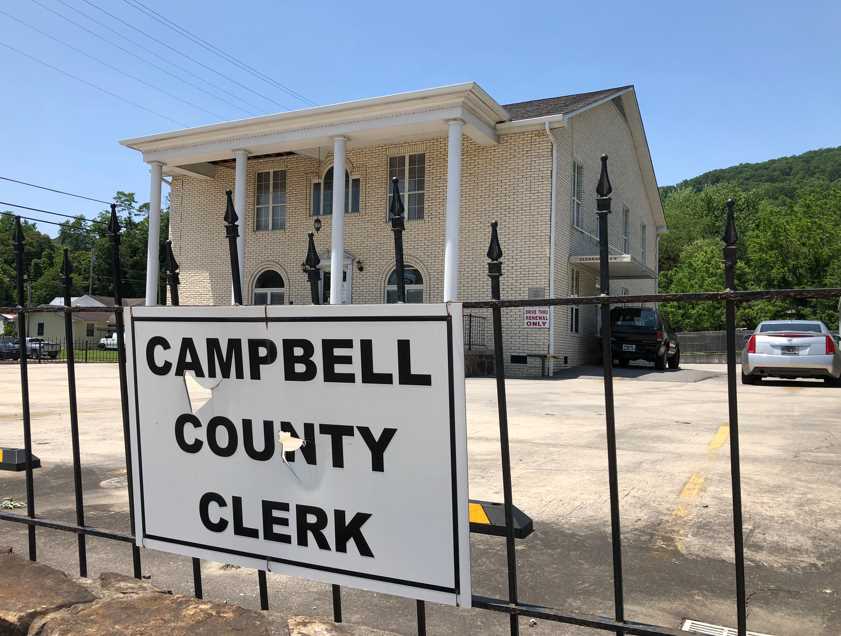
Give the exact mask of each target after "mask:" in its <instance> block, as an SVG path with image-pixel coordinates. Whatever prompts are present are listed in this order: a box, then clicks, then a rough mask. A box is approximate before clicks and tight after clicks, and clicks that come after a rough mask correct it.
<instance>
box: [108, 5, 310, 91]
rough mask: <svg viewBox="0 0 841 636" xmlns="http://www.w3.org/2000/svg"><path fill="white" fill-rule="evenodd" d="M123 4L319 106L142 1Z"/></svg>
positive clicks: (281, 88)
mask: <svg viewBox="0 0 841 636" xmlns="http://www.w3.org/2000/svg"><path fill="white" fill-rule="evenodd" d="M123 2H125V3H126V4H128V5H129V6H131V7H134V8H135V9H137V10H138V11H140V12H142V13H144V14H146V15H147V16H149V17H150V18H152V19H153V20H156V21H157V22H160V23H161V24H163V25H165V26H168V27H169V28H170V29H172V30H174V31H175V32H176V33H179V34H180V35H183V36H185V37H187V38H189V39H190V40H192V41H193V42H194V43H196V44H198V45H199V46H201V47H202V48H204V49H206V50H208V51H210V52H211V53H215V54H216V55H218V56H219V57H221V58H222V59H225V60H227V61H229V62H230V63H231V64H234V65H235V66H238V67H239V68H241V69H242V70H244V71H248V72H249V73H251V74H252V75H254V76H255V77H257V78H259V79H262V80H263V81H264V82H268V83H269V84H272V85H274V86H276V87H277V88H279V89H280V90H282V91H284V92H285V93H287V94H288V95H290V96H291V97H295V98H297V99H299V100H301V101H302V102H305V103H307V104H310V105H312V106H318V104H317V103H316V102H314V101H313V100H311V99H310V98H309V97H306V96H305V95H302V94H301V93H299V92H297V91H295V90H293V89H291V88H289V87H288V86H286V85H285V84H281V83H280V82H278V81H277V80H275V79H274V78H273V77H270V76H269V75H266V74H265V73H263V72H262V71H260V70H258V69H256V68H254V67H253V66H251V65H249V64H247V63H245V62H243V61H242V60H240V59H238V58H236V57H234V56H233V55H231V54H230V53H227V52H226V51H223V50H222V49H220V48H219V47H218V46H216V45H215V44H212V43H210V42H208V41H207V40H204V39H202V38H201V37H199V36H197V35H195V34H194V33H191V32H190V31H188V30H187V29H185V28H184V27H182V26H180V25H179V24H177V23H176V22H173V21H172V20H170V19H169V18H167V17H166V16H163V15H161V14H160V13H158V12H157V11H155V10H154V9H152V8H150V7H147V6H146V5H145V4H143V3H142V2H140V0H123Z"/></svg>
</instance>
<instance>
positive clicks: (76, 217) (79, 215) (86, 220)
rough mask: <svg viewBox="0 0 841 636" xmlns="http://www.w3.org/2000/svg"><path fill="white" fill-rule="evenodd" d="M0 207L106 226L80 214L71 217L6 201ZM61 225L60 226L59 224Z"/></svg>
mask: <svg viewBox="0 0 841 636" xmlns="http://www.w3.org/2000/svg"><path fill="white" fill-rule="evenodd" d="M0 205H8V206H9V207H10V208H19V209H21V210H29V211H30V212H40V213H41V214H52V215H53V216H58V217H62V218H65V219H72V220H73V221H82V222H83V223H93V224H99V225H108V223H107V222H106V221H97V220H96V219H89V218H87V217H85V216H84V215H82V214H77V215H75V216H74V215H72V214H65V213H63V212H53V211H52V210H42V209H41V208H33V207H30V206H28V205H19V204H17V203H9V202H8V201H0ZM3 214H10V213H9V212H4V213H3ZM51 222H52V221H46V223H51ZM59 225H62V224H59Z"/></svg>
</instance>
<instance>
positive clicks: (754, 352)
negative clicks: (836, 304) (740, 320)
mask: <svg viewBox="0 0 841 636" xmlns="http://www.w3.org/2000/svg"><path fill="white" fill-rule="evenodd" d="M762 378H822V379H823V380H824V382H826V383H827V384H830V385H833V386H841V353H839V346H838V343H837V342H836V340H835V338H834V337H833V335H832V333H831V332H830V331H829V329H827V327H826V325H825V324H823V323H822V322H820V321H817V320H766V321H765V322H761V323H760V324H759V326H758V327H757V328H756V331H754V332H753V334H752V335H751V337H750V338H749V339H748V341H747V345H746V346H745V350H744V351H743V352H742V384H758V383H759V382H761V381H762Z"/></svg>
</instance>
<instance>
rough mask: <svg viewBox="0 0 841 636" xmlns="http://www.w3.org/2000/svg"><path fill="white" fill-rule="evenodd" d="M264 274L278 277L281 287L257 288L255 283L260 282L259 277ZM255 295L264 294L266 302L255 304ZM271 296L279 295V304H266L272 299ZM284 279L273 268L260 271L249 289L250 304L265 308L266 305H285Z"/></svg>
mask: <svg viewBox="0 0 841 636" xmlns="http://www.w3.org/2000/svg"><path fill="white" fill-rule="evenodd" d="M266 272H274V273H275V274H277V275H278V276H280V280H281V282H282V283H283V286H282V287H257V283H258V281H259V280H260V277H261V276H262V275H263V274H265V273H266ZM257 294H265V296H266V301H267V302H262V303H261V302H257ZM272 294H280V299H281V302H279V303H272V302H268V301H271V299H272ZM286 300H287V298H286V279H285V278H284V277H283V274H282V273H281V272H280V271H278V270H277V269H275V268H273V267H266V268H264V269H261V270H260V272H259V273H258V274H257V276H256V277H255V278H254V285H253V287H252V289H251V304H252V305H258V306H261V307H262V306H267V305H285V304H287V302H286Z"/></svg>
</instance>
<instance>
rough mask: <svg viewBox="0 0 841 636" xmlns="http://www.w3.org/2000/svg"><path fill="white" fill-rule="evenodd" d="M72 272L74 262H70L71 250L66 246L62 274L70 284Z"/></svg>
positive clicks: (67, 283)
mask: <svg viewBox="0 0 841 636" xmlns="http://www.w3.org/2000/svg"><path fill="white" fill-rule="evenodd" d="M72 273H73V264H72V263H71V262H70V250H69V249H68V248H66V247H65V248H64V254H63V256H62V261H61V275H62V277H63V278H64V284H65V285H70V274H72Z"/></svg>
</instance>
